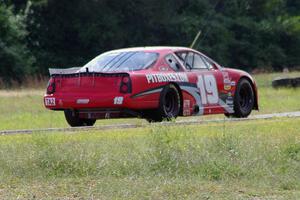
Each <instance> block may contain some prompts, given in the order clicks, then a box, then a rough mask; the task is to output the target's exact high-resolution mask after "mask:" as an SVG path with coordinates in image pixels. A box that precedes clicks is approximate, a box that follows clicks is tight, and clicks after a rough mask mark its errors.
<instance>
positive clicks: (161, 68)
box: [159, 66, 169, 71]
mask: <svg viewBox="0 0 300 200" xmlns="http://www.w3.org/2000/svg"><path fill="white" fill-rule="evenodd" d="M159 71H169V69H168V67H165V66H161V67H159Z"/></svg>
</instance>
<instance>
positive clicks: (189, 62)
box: [184, 53, 195, 69]
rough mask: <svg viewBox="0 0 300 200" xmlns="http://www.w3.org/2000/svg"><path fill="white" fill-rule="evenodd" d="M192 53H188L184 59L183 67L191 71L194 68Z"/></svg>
mask: <svg viewBox="0 0 300 200" xmlns="http://www.w3.org/2000/svg"><path fill="white" fill-rule="evenodd" d="M194 62H195V61H194V53H188V54H187V56H186V58H185V62H184V64H185V66H186V68H187V69H193V68H194V67H193V66H194Z"/></svg>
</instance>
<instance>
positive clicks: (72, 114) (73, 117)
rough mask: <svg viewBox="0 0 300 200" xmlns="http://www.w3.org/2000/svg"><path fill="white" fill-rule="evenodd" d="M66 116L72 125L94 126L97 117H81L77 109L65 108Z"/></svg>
mask: <svg viewBox="0 0 300 200" xmlns="http://www.w3.org/2000/svg"><path fill="white" fill-rule="evenodd" d="M65 118H66V120H67V122H68V124H69V125H70V126H71V127H79V126H94V124H95V122H96V120H95V119H81V118H79V116H78V113H77V112H76V111H72V110H65Z"/></svg>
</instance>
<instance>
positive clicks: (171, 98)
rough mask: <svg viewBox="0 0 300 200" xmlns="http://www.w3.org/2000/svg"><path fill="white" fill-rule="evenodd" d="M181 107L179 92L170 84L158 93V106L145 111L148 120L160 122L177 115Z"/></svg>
mask: <svg viewBox="0 0 300 200" xmlns="http://www.w3.org/2000/svg"><path fill="white" fill-rule="evenodd" d="M180 107H181V102H180V94H179V91H178V89H177V88H176V87H175V86H174V85H172V84H170V85H167V86H165V87H164V89H163V91H162V92H161V94H160V100H159V108H158V109H157V110H154V111H148V112H147V113H146V119H147V121H149V122H161V121H163V120H168V121H169V120H171V119H172V118H176V117H177V116H178V115H179V112H180Z"/></svg>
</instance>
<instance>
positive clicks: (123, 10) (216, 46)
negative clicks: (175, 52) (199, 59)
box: [0, 0, 300, 80]
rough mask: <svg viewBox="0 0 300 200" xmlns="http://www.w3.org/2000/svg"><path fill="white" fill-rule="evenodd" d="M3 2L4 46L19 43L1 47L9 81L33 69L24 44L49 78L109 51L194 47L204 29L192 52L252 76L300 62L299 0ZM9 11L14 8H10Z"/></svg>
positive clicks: (26, 0) (42, 72)
mask: <svg viewBox="0 0 300 200" xmlns="http://www.w3.org/2000/svg"><path fill="white" fill-rule="evenodd" d="M0 3H1V7H2V8H1V18H2V19H1V23H2V24H3V25H4V24H8V26H6V28H4V29H3V28H1V32H3V33H7V31H6V29H7V27H10V28H9V29H11V30H12V31H8V33H7V34H6V35H7V36H4V37H3V36H1V41H2V40H7V39H6V38H7V37H8V35H10V34H12V35H11V36H9V37H14V38H17V39H14V40H13V42H12V41H10V44H9V45H6V44H5V45H3V44H2V46H1V47H0V48H2V53H1V54H2V55H3V56H2V57H5V59H4V60H5V61H1V62H2V63H8V64H6V66H7V67H5V68H4V67H2V72H1V73H2V74H3V73H4V72H5V73H7V74H8V75H7V77H8V79H9V78H10V77H12V76H13V74H15V71H18V72H19V71H20V68H26V69H28V70H29V69H30V67H28V66H30V65H31V64H32V59H28V57H31V56H30V54H29V53H28V49H27V48H26V46H28V47H29V50H30V52H32V54H33V55H34V57H35V58H36V61H35V62H34V66H37V68H38V69H37V70H36V71H34V72H35V73H40V74H44V75H45V74H47V73H48V68H49V67H62V68H64V67H73V66H81V65H83V64H85V63H86V62H88V61H89V60H90V59H92V58H93V57H95V56H96V55H98V54H100V53H102V52H104V51H107V50H111V49H117V48H123V47H132V46H155V45H170V46H189V45H190V44H191V42H192V41H193V38H194V36H195V35H196V33H198V31H199V30H201V31H202V35H201V37H200V40H199V41H198V43H197V45H196V46H195V48H196V49H198V50H201V51H202V52H204V53H206V54H208V55H209V56H210V57H212V58H214V59H215V60H216V61H218V62H219V63H221V64H222V65H224V66H229V67H235V68H241V69H244V70H248V71H250V70H253V69H255V68H263V69H267V70H272V69H275V70H281V69H282V68H284V67H289V68H296V67H298V66H299V65H300V56H299V54H300V49H299V48H300V26H299V24H300V22H299V17H300V13H299V10H300V3H298V1H293V0H253V1H249V0H226V1H224V0H214V1H209V0H185V1H181V0H165V1H160V0H149V1H143V0H123V1H118V0H101V1H100V0H95V1H85V0H77V1H71V0H60V1H58V0H31V1H29V0H0ZM7 6H9V7H11V8H10V9H6V8H7ZM4 16H6V17H4ZM20 16H23V17H20ZM14 18H15V19H17V20H12V19H14ZM20 18H24V20H20ZM12 21H18V23H15V22H12ZM22 21H24V22H25V25H26V26H25V27H24V26H23V25H22V23H21V22H22ZM25 28H26V31H27V32H25ZM3 33H1V34H3ZM27 33H28V34H27ZM25 58H27V59H25ZM21 65H22V66H25V67H20V66H21ZM8 66H9V67H8ZM28 70H27V71H28ZM25 71H26V70H25ZM29 71H30V70H29ZM18 74H20V75H18V76H17V77H13V78H15V79H18V80H19V79H21V78H22V77H23V75H24V74H26V73H18ZM27 74H28V73H27Z"/></svg>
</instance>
